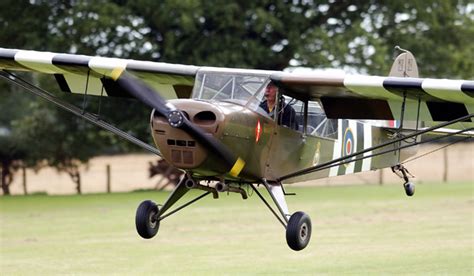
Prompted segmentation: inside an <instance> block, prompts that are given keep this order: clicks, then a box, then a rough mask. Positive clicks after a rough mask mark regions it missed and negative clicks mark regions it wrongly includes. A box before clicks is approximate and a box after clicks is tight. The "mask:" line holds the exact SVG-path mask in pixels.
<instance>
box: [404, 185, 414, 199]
mask: <svg viewBox="0 0 474 276" xmlns="http://www.w3.org/2000/svg"><path fill="white" fill-rule="evenodd" d="M403 187H404V188H405V193H406V194H407V196H413V195H414V194H415V184H413V183H411V182H407V183H405V184H403Z"/></svg>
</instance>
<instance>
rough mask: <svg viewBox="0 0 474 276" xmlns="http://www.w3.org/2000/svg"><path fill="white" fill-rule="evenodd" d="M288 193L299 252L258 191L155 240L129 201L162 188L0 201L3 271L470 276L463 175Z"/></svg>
mask: <svg viewBox="0 0 474 276" xmlns="http://www.w3.org/2000/svg"><path fill="white" fill-rule="evenodd" d="M287 189H288V190H289V191H290V192H296V193H297V194H298V195H297V196H294V197H289V198H288V204H289V206H290V209H291V210H293V211H296V210H303V211H305V212H307V213H308V214H309V215H310V216H311V218H312V222H313V236H312V240H311V243H310V245H309V246H308V247H307V248H306V249H305V250H303V251H301V252H294V251H291V250H290V249H289V248H288V247H287V245H286V242H285V233H284V231H283V230H284V229H283V227H282V226H281V225H280V224H279V223H278V222H277V221H276V220H275V219H274V217H273V216H272V215H271V214H270V212H269V211H268V210H267V209H266V208H265V206H264V205H263V204H262V203H261V202H260V201H259V200H258V197H257V196H255V195H254V196H252V197H251V198H250V199H248V200H246V201H243V200H241V198H240V196H239V195H229V196H227V195H221V199H219V200H213V199H212V198H211V197H209V198H206V199H204V200H202V201H200V202H198V203H196V204H195V205H193V206H191V207H189V208H187V209H185V210H183V211H181V212H179V213H177V214H175V215H173V216H171V217H169V218H167V219H165V220H164V221H163V222H162V224H161V228H160V231H159V233H158V235H157V236H156V237H155V238H154V239H151V240H143V239H141V238H139V237H138V235H137V234H136V232H135V228H134V216H135V209H136V207H137V205H138V204H139V203H140V202H141V201H142V200H145V199H153V200H154V201H156V202H160V203H162V202H163V201H164V200H165V198H166V196H167V193H165V192H163V193H160V192H136V193H123V194H100V195H84V196H44V195H37V196H26V197H23V196H15V197H2V198H0V231H1V232H0V274H2V275H11V274H15V275H18V274H20V275H22V274H23V275H31V274H35V275H44V274H63V273H72V274H89V273H94V274H186V275H189V274H206V275H207V274H211V275H217V274H219V275H220V274H289V273H292V274H333V275H341V274H363V275H367V274H375V275H380V274H417V275H418V274H450V275H451V274H453V275H472V274H473V259H474V256H473V248H474V242H473V210H474V208H473V207H474V200H473V186H472V184H471V183H449V184H436V183H434V184H423V185H418V186H417V191H416V195H415V196H414V197H413V198H408V197H406V196H405V195H404V191H403V188H402V187H401V185H400V186H398V185H397V186H395V185H388V186H345V187H310V188H296V187H291V186H290V187H288V188H287ZM193 194H194V195H196V194H197V193H193Z"/></svg>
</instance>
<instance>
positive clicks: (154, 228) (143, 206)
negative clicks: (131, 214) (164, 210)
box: [135, 200, 160, 239]
mask: <svg viewBox="0 0 474 276" xmlns="http://www.w3.org/2000/svg"><path fill="white" fill-rule="evenodd" d="M156 214H158V206H157V205H156V204H155V203H154V202H153V201H151V200H145V201H143V202H142V203H140V205H139V206H138V208H137V213H136V215H135V226H136V228H137V232H138V234H139V235H140V237H142V238H144V239H151V238H153V237H154V236H155V235H156V233H158V229H159V228H160V221H158V220H155V219H154V218H153V217H154V216H155V215H156Z"/></svg>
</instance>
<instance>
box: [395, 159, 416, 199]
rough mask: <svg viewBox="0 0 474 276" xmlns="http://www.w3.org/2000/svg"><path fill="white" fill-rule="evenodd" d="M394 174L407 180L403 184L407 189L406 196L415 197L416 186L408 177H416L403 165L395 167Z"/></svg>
mask: <svg viewBox="0 0 474 276" xmlns="http://www.w3.org/2000/svg"><path fill="white" fill-rule="evenodd" d="M392 172H393V173H395V174H396V175H398V176H399V177H400V178H403V180H405V183H403V188H405V193H406V195H407V196H413V195H414V194H415V184H413V182H411V181H410V180H409V178H408V176H410V177H414V176H413V175H412V174H411V173H410V172H409V171H408V170H407V169H406V168H405V167H404V166H403V165H402V164H398V165H395V166H393V167H392Z"/></svg>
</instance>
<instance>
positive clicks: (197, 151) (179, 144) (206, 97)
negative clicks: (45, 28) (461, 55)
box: [0, 48, 474, 250]
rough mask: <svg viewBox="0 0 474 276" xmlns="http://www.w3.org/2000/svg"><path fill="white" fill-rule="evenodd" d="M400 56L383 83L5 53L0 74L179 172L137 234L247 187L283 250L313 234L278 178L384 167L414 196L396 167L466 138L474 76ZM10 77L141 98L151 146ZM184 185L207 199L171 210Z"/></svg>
mask: <svg viewBox="0 0 474 276" xmlns="http://www.w3.org/2000/svg"><path fill="white" fill-rule="evenodd" d="M398 50H399V51H400V55H399V56H398V57H397V58H396V59H395V62H394V64H393V66H392V68H391V71H390V74H389V76H388V77H381V76H363V75H349V74H344V73H331V74H327V73H318V72H313V73H291V72H282V71H266V70H248V69H230V68H214V67H199V66H191V65H178V64H168V63H161V62H149V61H137V60H127V59H116V58H103V57H92V56H83V55H71V54H57V53H50V52H37V51H26V50H15V49H4V48H0V69H2V70H1V75H0V76H2V77H3V78H4V79H6V80H8V81H11V82H12V83H14V84H16V85H19V86H21V87H23V88H24V89H25V90H26V91H29V92H31V93H33V94H35V95H37V96H40V97H42V98H44V99H46V100H48V101H50V102H52V103H54V104H56V105H58V106H60V107H62V108H63V109H65V110H67V111H69V112H72V113H73V114H75V115H77V116H80V117H82V118H84V119H86V120H88V121H89V122H91V123H93V124H96V125H98V126H100V127H102V128H105V129H107V130H109V131H112V132H113V133H115V134H117V135H119V136H121V137H122V138H125V139H127V140H129V141H131V142H133V143H135V144H137V145H140V146H142V147H143V148H145V149H147V150H149V151H151V152H153V153H156V154H158V155H159V156H161V157H162V158H164V159H165V160H166V161H168V162H169V163H170V164H172V165H173V166H175V167H177V168H179V169H181V170H183V171H184V172H185V174H184V176H183V178H182V179H181V180H180V182H179V183H178V185H177V186H176V187H175V189H174V190H173V191H172V193H171V194H170V195H169V197H168V199H167V200H166V202H164V204H163V205H157V204H155V203H154V202H152V201H151V200H146V201H143V202H142V203H141V204H140V205H139V206H138V209H137V211H136V218H135V224H136V229H137V232H138V234H139V235H140V236H141V237H143V238H145V239H149V238H152V237H153V236H155V235H156V234H157V232H158V229H159V227H160V223H161V221H162V220H163V219H165V218H166V217H168V216H170V215H172V214H174V213H175V212H177V211H179V210H181V209H182V208H184V207H186V206H188V205H190V204H192V203H194V202H196V201H198V200H199V199H201V198H203V197H205V196H207V195H209V194H212V195H213V197H214V198H218V197H219V194H220V193H223V192H225V193H238V194H240V195H241V196H242V199H246V198H247V197H248V191H250V190H253V191H254V192H255V194H257V195H258V197H259V198H260V199H261V200H262V201H263V203H264V204H265V205H266V206H267V207H268V208H269V209H270V211H271V212H272V213H273V215H274V216H275V217H276V218H277V219H278V221H279V222H280V223H281V224H282V225H283V227H284V228H285V229H286V241H287V244H288V246H289V247H290V248H291V249H293V250H302V249H304V248H305V247H306V246H307V245H308V243H309V241H310V238H311V231H312V226H311V220H310V218H309V216H308V215H307V214H305V213H304V212H300V211H299V212H294V213H290V211H289V209H288V207H287V204H286V200H285V197H286V196H288V195H290V194H288V193H286V191H285V189H284V187H283V185H282V184H283V183H285V184H290V183H294V182H297V181H305V180H312V179H318V178H325V177H331V176H337V175H345V174H352V173H357V172H363V171H369V170H376V169H382V168H387V167H391V168H392V170H393V172H395V173H397V174H399V176H400V177H401V178H403V179H404V184H403V185H404V188H405V192H406V194H407V195H408V196H412V195H413V194H414V191H415V190H414V189H415V186H414V184H413V183H412V182H411V181H410V179H409V178H410V177H411V175H410V174H409V173H408V171H407V169H406V168H405V167H404V166H403V161H404V160H407V158H409V157H411V156H413V155H415V154H416V146H417V145H419V144H421V143H423V142H426V141H433V140H436V139H439V138H443V137H447V136H452V135H456V136H464V137H466V138H471V137H472V136H473V131H472V130H473V125H474V123H473V122H474V121H473V113H474V81H472V80H469V81H468V80H448V79H429V78H419V76H418V67H417V63H416V61H415V57H414V56H413V54H412V53H410V52H409V51H407V50H403V49H401V48H398ZM13 71H31V72H39V73H45V74H51V75H53V76H54V78H55V79H56V81H57V83H58V85H59V87H60V89H61V90H62V91H64V92H65V93H79V94H83V95H84V97H92V96H98V97H101V99H102V97H133V98H136V99H138V100H139V101H141V102H143V103H144V104H146V105H148V106H149V107H151V108H152V112H151V118H150V127H151V130H152V135H153V139H154V142H155V144H156V148H155V147H153V146H151V145H148V144H146V143H144V142H142V141H140V140H137V139H136V138H135V137H132V136H130V135H129V134H127V133H126V132H124V131H122V130H120V129H118V128H116V127H114V126H113V125H111V124H109V123H107V122H105V121H104V120H102V119H100V117H99V115H100V114H96V113H92V112H89V111H87V110H84V109H81V108H80V107H77V106H73V105H71V104H69V103H67V102H64V101H61V100H60V99H59V98H58V97H57V96H55V94H54V93H50V92H48V91H45V90H43V89H41V88H40V87H38V86H36V85H34V84H33V83H30V82H27V81H25V80H24V79H22V78H21V77H20V76H19V75H18V74H16V73H13ZM269 86H274V87H276V90H277V91H276V92H275V93H277V95H274V100H275V101H277V103H274V105H273V107H271V108H270V109H271V112H270V113H268V112H267V111H268V110H267V111H266V110H265V108H262V104H263V103H265V101H270V97H271V95H270V94H269V92H268V91H269V90H271V89H269V88H268V87H269ZM285 114H286V115H285ZM288 114H290V115H288ZM283 116H290V117H287V118H283ZM285 122H286V123H285ZM288 122H289V123H288ZM422 138H423V139H422ZM38 139H41V137H38ZM259 185H262V186H263V187H264V188H265V189H266V191H267V192H268V193H269V196H270V198H271V200H272V201H273V202H274V206H272V204H270V203H269V202H268V201H267V200H266V199H265V197H264V196H263V195H262V194H261V193H260V191H259V189H257V187H258V186H259ZM191 189H199V190H203V194H202V195H200V196H198V197H196V198H194V199H193V200H191V201H189V202H187V203H185V204H183V205H181V206H179V207H177V208H175V209H174V210H171V209H170V208H171V207H172V206H173V205H175V203H176V202H177V201H178V200H180V199H181V197H183V195H185V194H186V193H187V192H188V191H189V190H191Z"/></svg>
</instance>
